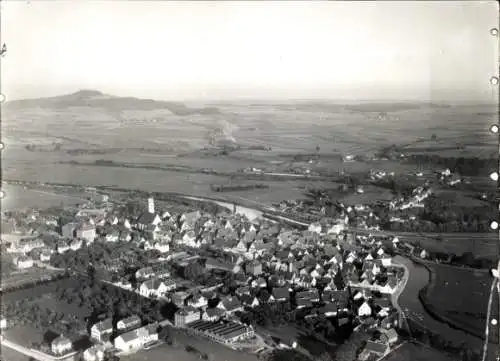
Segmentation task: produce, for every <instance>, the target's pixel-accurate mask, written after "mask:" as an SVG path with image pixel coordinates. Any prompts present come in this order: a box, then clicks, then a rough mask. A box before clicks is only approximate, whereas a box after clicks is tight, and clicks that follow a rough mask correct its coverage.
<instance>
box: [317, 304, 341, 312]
mask: <svg viewBox="0 0 500 361" xmlns="http://www.w3.org/2000/svg"><path fill="white" fill-rule="evenodd" d="M337 310H338V308H337V305H334V304H333V303H327V304H326V305H324V306H323V307H321V308H320V312H321V313H327V312H337Z"/></svg>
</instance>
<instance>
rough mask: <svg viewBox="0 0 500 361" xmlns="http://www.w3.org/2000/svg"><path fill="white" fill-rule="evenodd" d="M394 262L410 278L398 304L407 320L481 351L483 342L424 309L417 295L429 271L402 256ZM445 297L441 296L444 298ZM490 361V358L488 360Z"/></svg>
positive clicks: (427, 279) (493, 347) (491, 348)
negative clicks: (405, 270)
mask: <svg viewBox="0 0 500 361" xmlns="http://www.w3.org/2000/svg"><path fill="white" fill-rule="evenodd" d="M394 262H397V263H401V264H404V265H405V266H406V267H407V268H408V270H409V271H410V276H409V278H408V282H407V284H406V287H405V289H404V291H403V292H402V293H401V295H400V297H399V300H398V303H399V305H400V306H401V309H402V310H403V312H405V313H406V316H407V317H408V318H411V319H412V320H413V321H416V322H418V323H419V324H421V325H422V326H424V327H425V328H427V329H429V330H431V331H433V332H436V333H439V334H441V335H442V336H443V337H444V338H445V339H446V340H449V341H452V342H453V343H455V344H456V345H459V344H460V343H462V342H464V343H465V345H466V346H467V347H468V348H470V349H473V350H475V351H480V350H481V349H482V345H483V341H482V340H480V339H479V338H477V337H474V336H471V335H468V334H466V333H465V332H463V331H460V330H456V329H453V328H451V327H449V326H448V325H446V324H444V323H441V322H439V321H438V320H436V319H434V318H433V317H432V316H431V315H430V314H429V313H427V311H426V310H425V309H424V307H423V305H422V303H421V302H420V300H419V297H418V293H419V291H420V290H421V289H422V288H424V287H425V286H426V285H427V284H428V283H429V271H427V269H426V268H425V267H424V266H422V265H419V264H417V263H414V262H413V261H411V260H410V259H408V258H406V257H402V256H396V257H395V258H394ZM444 296H445V295H443V297H444ZM495 347H496V345H494V344H490V346H489V350H490V351H492V350H494V349H495ZM488 359H492V358H488Z"/></svg>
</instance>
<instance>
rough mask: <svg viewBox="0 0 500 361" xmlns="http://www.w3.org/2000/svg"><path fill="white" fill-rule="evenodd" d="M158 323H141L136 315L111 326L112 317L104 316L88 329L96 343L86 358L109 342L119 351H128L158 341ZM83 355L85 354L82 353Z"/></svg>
mask: <svg viewBox="0 0 500 361" xmlns="http://www.w3.org/2000/svg"><path fill="white" fill-rule="evenodd" d="M158 326H159V325H158V324H157V323H151V324H147V325H144V326H143V325H142V321H141V318H140V317H139V316H137V315H132V316H130V317H127V318H124V319H121V320H119V321H118V322H117V323H116V327H113V321H112V318H106V319H104V320H101V321H99V322H98V323H96V324H94V325H93V326H92V327H91V329H90V338H91V339H92V340H93V341H94V342H95V343H96V345H95V346H94V347H93V348H91V349H89V350H88V352H87V353H88V355H87V360H90V359H92V357H95V356H96V354H98V353H99V352H98V351H99V350H102V346H106V345H108V346H109V344H110V343H111V338H112V336H115V337H114V338H113V340H112V341H113V346H114V347H115V349H117V350H118V351H120V352H130V351H133V350H137V349H140V348H141V347H144V346H145V345H147V344H149V343H152V342H154V341H158ZM84 356H85V355H84Z"/></svg>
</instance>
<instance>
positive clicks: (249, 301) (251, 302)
mask: <svg viewBox="0 0 500 361" xmlns="http://www.w3.org/2000/svg"><path fill="white" fill-rule="evenodd" d="M240 301H241V303H242V304H243V305H244V306H247V307H251V308H254V307H257V306H259V305H260V302H259V300H258V298H257V297H255V296H253V297H252V296H250V295H248V294H244V295H242V296H241V297H240Z"/></svg>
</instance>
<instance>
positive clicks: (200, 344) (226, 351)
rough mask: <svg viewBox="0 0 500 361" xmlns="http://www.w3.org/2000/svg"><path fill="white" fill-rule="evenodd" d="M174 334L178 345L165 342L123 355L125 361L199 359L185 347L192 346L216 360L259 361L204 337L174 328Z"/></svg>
mask: <svg viewBox="0 0 500 361" xmlns="http://www.w3.org/2000/svg"><path fill="white" fill-rule="evenodd" d="M172 335H173V337H174V338H175V340H176V341H177V342H178V346H177V347H173V346H170V345H168V344H163V345H161V346H158V347H155V348H152V349H150V350H141V351H138V352H137V353H135V354H132V355H128V356H124V357H121V358H120V359H121V360H123V361H158V360H165V361H197V360H198V361H199V360H200V358H199V356H198V355H197V354H196V353H192V352H187V351H186V349H185V347H186V346H188V345H189V346H192V347H194V348H195V349H197V350H198V351H200V352H201V353H206V354H212V355H213V357H214V358H213V359H214V360H216V361H219V360H220V361H233V360H241V361H258V358H257V356H254V355H250V354H247V353H242V352H238V351H234V350H231V349H230V348H228V347H225V346H222V345H220V344H218V343H214V342H210V341H208V340H206V339H204V338H202V337H198V336H192V335H187V334H185V333H183V332H180V331H177V330H173V331H172Z"/></svg>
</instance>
